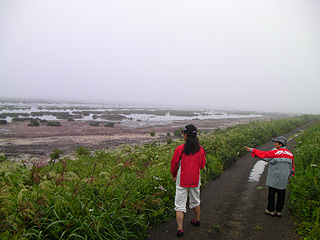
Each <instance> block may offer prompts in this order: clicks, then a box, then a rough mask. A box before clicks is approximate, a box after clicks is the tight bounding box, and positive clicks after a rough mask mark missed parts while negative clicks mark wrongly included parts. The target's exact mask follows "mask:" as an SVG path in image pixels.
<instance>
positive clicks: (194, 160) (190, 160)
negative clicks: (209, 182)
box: [171, 144, 206, 187]
mask: <svg viewBox="0 0 320 240" xmlns="http://www.w3.org/2000/svg"><path fill="white" fill-rule="evenodd" d="M183 148H184V144H183V145H180V146H179V147H177V148H176V150H175V151H174V154H173V157H172V160H171V174H172V177H176V176H177V173H178V170H179V161H180V156H181V163H180V164H181V175H180V186H181V187H197V186H198V184H199V178H200V169H203V168H204V166H205V164H206V156H205V150H204V148H203V147H200V151H199V152H197V153H195V154H193V155H191V154H190V155H185V154H184V153H183V154H182V151H183Z"/></svg>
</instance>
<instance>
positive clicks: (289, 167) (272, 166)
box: [245, 136, 294, 217]
mask: <svg viewBox="0 0 320 240" xmlns="http://www.w3.org/2000/svg"><path fill="white" fill-rule="evenodd" d="M271 141H273V142H275V149H272V150H271V151H260V150H258V149H255V148H250V147H246V146H245V148H246V150H247V151H248V152H251V156H252V157H258V158H260V159H262V160H264V161H266V162H268V163H269V169H268V175H267V182H266V185H267V186H269V194H268V207H267V209H266V210H265V213H266V214H268V215H270V216H277V217H281V216H282V210H283V206H284V202H285V195H286V188H287V183H288V180H289V178H290V177H291V176H293V174H294V163H293V160H294V157H293V154H292V153H291V152H290V151H289V150H288V149H287V148H286V145H287V142H288V141H287V139H286V138H285V137H282V136H280V137H278V138H276V139H272V140H271ZM276 193H277V202H276V204H275V194H276Z"/></svg>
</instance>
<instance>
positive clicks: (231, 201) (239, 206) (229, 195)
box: [147, 127, 304, 240]
mask: <svg viewBox="0 0 320 240" xmlns="http://www.w3.org/2000/svg"><path fill="white" fill-rule="evenodd" d="M303 128H304V127H300V128H297V129H295V130H294V131H292V132H290V133H288V134H285V136H286V137H288V138H289V137H291V136H293V135H294V134H296V133H297V132H299V130H300V129H303ZM273 147H274V143H273V142H271V141H269V142H267V143H265V144H264V145H262V146H259V147H258V149H260V150H264V151H267V150H270V149H272V148H273ZM287 147H288V149H289V150H291V151H293V149H294V147H295V140H294V139H292V140H291V141H290V142H289V143H288V146H287ZM257 160H258V159H256V158H253V157H251V155H250V154H249V153H247V154H246V155H244V156H243V157H241V158H239V159H238V160H237V162H235V163H234V164H233V165H232V166H231V167H230V168H228V169H227V170H226V171H225V172H224V173H223V174H222V175H221V176H220V177H219V178H217V179H216V180H213V181H210V182H209V183H208V184H207V185H206V187H205V188H203V189H202V190H201V226H200V227H195V226H193V225H191V224H190V223H189V221H190V220H191V219H192V218H193V212H192V211H190V209H188V212H187V213H186V214H185V218H184V233H185V234H184V236H183V237H182V238H181V239H190V240H191V239H192V240H196V239H199V240H204V239H228V240H229V239H230V240H236V239H246V240H251V239H252V240H253V239H260V240H274V239H277V240H282V239H283V240H284V239H290V240H292V239H299V237H298V235H297V234H296V233H295V232H294V229H295V222H294V220H293V219H292V217H291V215H290V213H289V212H288V208H287V205H285V208H284V211H283V217H282V218H277V217H270V216H267V215H265V214H264V210H265V209H266V205H267V195H268V187H267V186H266V185H265V182H266V176H267V166H266V168H265V171H264V172H263V174H262V175H261V177H260V180H259V181H258V182H249V181H248V178H249V175H250V171H251V169H252V168H253V166H254V164H255V163H256V162H257ZM173 184H174V183H173ZM286 200H287V199H286ZM176 231H177V226H176V221H175V219H172V220H171V221H168V222H166V223H164V224H162V225H159V226H155V227H153V228H151V229H149V237H148V238H147V239H176V238H177V237H176V236H175V233H176Z"/></svg>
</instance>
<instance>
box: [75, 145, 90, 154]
mask: <svg viewBox="0 0 320 240" xmlns="http://www.w3.org/2000/svg"><path fill="white" fill-rule="evenodd" d="M76 153H77V155H78V156H87V155H90V154H91V152H90V150H89V149H87V148H85V147H82V146H80V147H78V148H76Z"/></svg>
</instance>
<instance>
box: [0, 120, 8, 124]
mask: <svg viewBox="0 0 320 240" xmlns="http://www.w3.org/2000/svg"><path fill="white" fill-rule="evenodd" d="M7 123H8V122H7V120H0V125H4V124H7Z"/></svg>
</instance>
